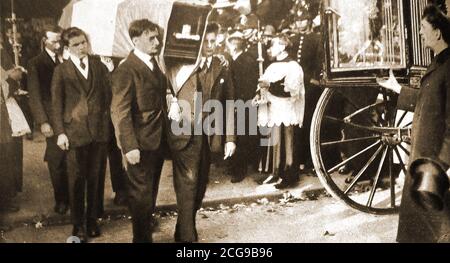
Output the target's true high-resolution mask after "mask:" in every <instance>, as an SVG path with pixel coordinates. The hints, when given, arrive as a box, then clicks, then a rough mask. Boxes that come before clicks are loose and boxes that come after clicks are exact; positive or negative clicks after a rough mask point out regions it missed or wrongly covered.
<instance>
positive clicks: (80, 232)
mask: <svg viewBox="0 0 450 263" xmlns="http://www.w3.org/2000/svg"><path fill="white" fill-rule="evenodd" d="M72 236H75V237H78V238H79V239H80V242H81V243H86V242H87V236H86V228H85V227H84V226H82V225H73V229H72Z"/></svg>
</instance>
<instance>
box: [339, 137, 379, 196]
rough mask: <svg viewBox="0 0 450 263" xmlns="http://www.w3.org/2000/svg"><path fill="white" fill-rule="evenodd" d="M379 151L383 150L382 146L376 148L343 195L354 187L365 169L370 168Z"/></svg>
mask: <svg viewBox="0 0 450 263" xmlns="http://www.w3.org/2000/svg"><path fill="white" fill-rule="evenodd" d="M381 149H383V145H380V147H378V149H377V150H376V151H375V153H374V154H373V155H372V157H370V159H369V161H367V163H366V164H365V165H364V167H363V168H361V170H359V172H358V174H357V175H356V176H355V177H354V178H353V180H352V181H351V183H350V185H349V186H348V187H347V189H345V191H344V194H348V192H350V190H351V189H352V188H353V187H354V186H355V184H356V182H358V180H359V178H360V177H361V176H362V175H363V174H364V172H365V171H366V170H367V168H368V167H369V166H370V164H371V163H372V162H373V160H375V158H376V157H377V155H378V154H379V153H380V151H381Z"/></svg>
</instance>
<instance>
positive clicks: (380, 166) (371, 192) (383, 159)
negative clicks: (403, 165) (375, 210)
mask: <svg viewBox="0 0 450 263" xmlns="http://www.w3.org/2000/svg"><path fill="white" fill-rule="evenodd" d="M387 152H388V146H386V148H385V149H384V152H383V155H382V156H381V160H380V165H379V166H378V170H377V175H376V176H375V181H374V182H373V186H372V190H370V195H369V200H367V205H366V206H367V207H371V206H372V202H373V197H374V196H375V190H376V189H377V185H378V180H379V179H380V174H381V170H382V168H383V164H384V161H385V160H386V153H387Z"/></svg>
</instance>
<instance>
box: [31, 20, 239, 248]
mask: <svg viewBox="0 0 450 263" xmlns="http://www.w3.org/2000/svg"><path fill="white" fill-rule="evenodd" d="M218 29H219V28H218V26H217V25H210V26H208V29H207V33H206V37H205V42H204V43H203V51H202V55H203V60H202V61H203V63H202V64H201V66H200V67H199V68H198V69H196V70H194V71H193V73H192V74H191V76H190V77H189V78H188V80H187V81H186V83H185V84H184V85H183V86H182V87H181V88H180V89H178V90H177V93H176V94H175V93H173V96H174V97H176V98H178V99H179V100H184V101H187V102H193V101H194V100H196V99H197V98H199V97H201V99H202V100H203V101H205V102H207V101H209V100H210V99H218V100H221V101H223V102H224V101H225V100H231V99H233V98H234V89H233V84H232V81H231V75H230V72H229V71H228V69H227V68H225V67H224V66H223V64H221V62H220V61H219V60H218V59H217V58H213V54H214V53H215V45H216V38H217V34H218ZM129 35H130V39H131V40H132V41H133V44H134V50H133V51H132V52H131V53H130V54H129V56H128V57H127V58H126V59H125V60H124V62H123V63H121V64H120V66H119V67H118V68H117V69H116V71H115V72H114V73H113V74H112V77H111V75H110V73H109V72H108V69H107V67H106V66H105V65H104V64H103V63H102V62H101V60H100V59H99V58H98V57H96V56H92V55H90V54H89V42H88V37H87V35H86V34H85V32H83V31H82V30H80V29H78V28H76V27H72V28H68V29H66V30H65V31H64V32H62V33H60V32H59V31H58V30H56V29H55V30H49V31H46V32H45V36H44V38H43V44H44V49H43V51H42V53H41V54H40V55H38V56H37V57H35V58H33V59H32V60H31V61H30V63H29V66H28V68H29V74H28V82H29V83H30V84H29V85H30V98H31V103H30V104H31V108H32V111H33V114H34V117H35V119H36V123H37V124H38V125H39V127H40V130H41V132H42V134H43V135H44V136H45V137H46V141H47V148H46V151H45V158H44V159H45V161H47V164H48V169H49V173H50V176H51V181H52V184H53V189H54V197H55V207H54V209H55V212H58V213H60V214H64V213H66V212H67V210H68V209H69V208H70V213H71V220H72V224H73V230H72V235H73V236H77V237H79V238H80V239H81V240H82V241H86V240H87V239H88V238H89V237H97V236H99V235H100V234H101V233H100V227H99V225H98V222H97V219H98V217H100V216H101V213H102V207H103V189H102V188H103V187H104V172H105V164H106V158H107V155H108V147H111V145H108V144H111V142H112V144H116V145H117V146H119V147H120V150H121V154H123V157H124V160H125V161H126V162H125V163H126V165H125V166H126V175H125V177H124V178H123V180H121V181H120V180H117V179H116V188H117V187H120V188H121V189H124V190H126V195H127V203H128V205H129V209H130V213H131V215H132V218H133V219H132V225H133V241H134V242H151V241H152V231H153V230H152V214H153V212H154V208H155V203H156V195H157V192H158V184H159V178H160V175H161V170H162V166H163V162H164V158H165V157H166V156H167V153H168V152H169V151H170V153H171V157H172V159H173V167H174V185H175V190H176V194H177V202H178V210H179V218H178V221H177V227H176V231H175V240H176V241H178V242H195V241H197V240H198V234H197V231H196V227H195V215H196V212H197V210H198V209H199V208H200V206H201V202H202V199H203V197H204V194H205V191H206V185H207V181H208V173H209V164H210V152H211V149H212V148H217V146H219V147H220V146H223V145H224V144H222V141H221V138H222V137H221V136H208V135H207V134H206V133H204V132H202V134H201V135H194V134H190V135H175V134H174V133H172V132H171V130H170V129H169V127H170V126H171V120H169V119H168V115H169V114H168V107H167V106H168V105H167V101H166V95H167V93H166V92H167V90H168V89H170V88H171V87H170V83H169V82H168V80H167V78H166V76H165V74H164V73H163V72H162V71H161V69H160V67H159V63H158V62H157V56H158V54H159V52H160V49H161V43H160V40H159V39H160V37H161V36H160V33H159V29H158V26H157V25H156V24H154V23H152V22H150V21H148V20H145V19H144V20H136V21H134V22H132V23H131V24H130V27H129ZM60 43H61V44H62V46H63V47H64V48H66V49H67V50H68V51H69V53H68V54H69V56H68V57H67V59H63V58H62V56H61V52H60V50H61V45H60ZM172 90H173V89H172ZM196 110H197V109H196V108H194V107H193V108H192V112H188V111H185V112H184V113H185V114H186V115H185V116H184V117H185V118H187V120H188V122H189V123H190V124H192V125H194V124H195V121H204V120H205V119H206V118H207V114H203V113H202V112H201V111H200V112H196ZM230 110H233V109H230ZM172 121H173V120H172ZM111 122H112V123H113V124H114V126H113V127H112V124H111ZM227 123H228V125H227V133H228V134H233V132H232V130H233V129H234V126H232V124H231V126H230V122H227ZM113 129H115V130H116V134H115V135H116V136H112V130H113ZM111 136H112V137H113V138H114V139H115V138H116V139H117V143H116V142H115V140H112V137H111ZM226 141H227V143H226V144H225V145H224V146H225V157H226V158H228V157H230V156H231V155H233V153H234V151H235V148H236V146H235V143H234V141H235V137H234V136H227V137H226ZM213 145H214V146H213ZM109 152H110V153H111V150H109ZM199 153H200V154H199ZM116 159H117V158H116ZM113 162H114V161H113ZM117 162H118V161H115V162H114V163H117ZM110 165H111V161H110ZM117 181H118V182H117ZM113 184H114V182H113Z"/></svg>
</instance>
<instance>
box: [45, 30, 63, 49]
mask: <svg viewBox="0 0 450 263" xmlns="http://www.w3.org/2000/svg"><path fill="white" fill-rule="evenodd" d="M60 42H61V34H59V33H55V32H51V31H47V32H46V33H45V47H46V48H48V49H50V50H51V51H52V52H55V53H60V52H61V43H60Z"/></svg>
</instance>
